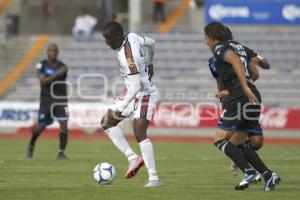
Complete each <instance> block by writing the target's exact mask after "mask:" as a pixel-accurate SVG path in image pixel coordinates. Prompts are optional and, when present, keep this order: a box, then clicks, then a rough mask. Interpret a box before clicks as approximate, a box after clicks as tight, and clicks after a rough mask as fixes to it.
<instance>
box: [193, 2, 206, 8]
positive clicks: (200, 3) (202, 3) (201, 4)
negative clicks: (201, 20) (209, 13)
mask: <svg viewBox="0 0 300 200" xmlns="http://www.w3.org/2000/svg"><path fill="white" fill-rule="evenodd" d="M195 3H196V5H197V7H198V8H201V7H202V6H203V5H204V0H195Z"/></svg>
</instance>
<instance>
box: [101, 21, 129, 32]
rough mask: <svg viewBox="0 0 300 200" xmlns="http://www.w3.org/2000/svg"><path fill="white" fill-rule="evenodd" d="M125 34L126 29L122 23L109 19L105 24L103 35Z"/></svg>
mask: <svg viewBox="0 0 300 200" xmlns="http://www.w3.org/2000/svg"><path fill="white" fill-rule="evenodd" d="M115 34H121V35H124V30H123V27H122V25H121V24H119V23H118V22H115V21H109V22H107V23H106V24H105V25H104V26H103V35H104V36H105V35H115Z"/></svg>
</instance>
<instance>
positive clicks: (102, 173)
mask: <svg viewBox="0 0 300 200" xmlns="http://www.w3.org/2000/svg"><path fill="white" fill-rule="evenodd" d="M115 175H116V170H115V168H114V166H112V165H111V164H109V163H106V162H101V163H99V164H97V165H96V166H95V167H94V170H93V176H94V179H95V181H97V183H99V184H100V185H108V184H111V183H112V182H113V180H114V177H115Z"/></svg>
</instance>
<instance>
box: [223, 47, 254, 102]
mask: <svg viewBox="0 0 300 200" xmlns="http://www.w3.org/2000/svg"><path fill="white" fill-rule="evenodd" d="M224 60H225V61H226V62H228V63H229V64H231V65H232V68H233V71H234V73H235V75H236V76H237V78H238V79H239V81H240V84H241V87H242V89H243V91H244V93H245V95H246V96H247V97H248V98H249V101H250V102H253V103H259V102H258V100H257V98H256V96H255V95H254V94H253V92H252V91H251V89H250V88H249V86H248V83H247V79H246V76H245V68H244V66H243V63H242V61H241V59H240V58H239V57H238V56H237V55H236V54H235V53H234V52H233V51H232V50H227V52H226V54H225V57H224Z"/></svg>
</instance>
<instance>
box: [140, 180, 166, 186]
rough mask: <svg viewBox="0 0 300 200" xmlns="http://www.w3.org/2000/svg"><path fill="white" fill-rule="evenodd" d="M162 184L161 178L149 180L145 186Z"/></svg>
mask: <svg viewBox="0 0 300 200" xmlns="http://www.w3.org/2000/svg"><path fill="white" fill-rule="evenodd" d="M161 185H162V184H161V182H160V180H159V179H153V180H149V181H148V183H147V184H146V185H144V187H160V186H161Z"/></svg>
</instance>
